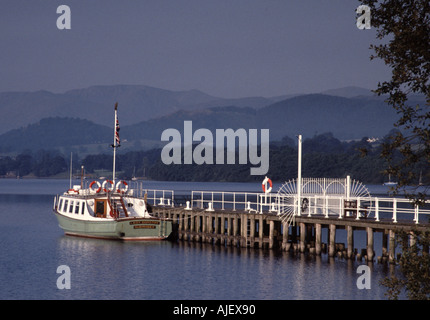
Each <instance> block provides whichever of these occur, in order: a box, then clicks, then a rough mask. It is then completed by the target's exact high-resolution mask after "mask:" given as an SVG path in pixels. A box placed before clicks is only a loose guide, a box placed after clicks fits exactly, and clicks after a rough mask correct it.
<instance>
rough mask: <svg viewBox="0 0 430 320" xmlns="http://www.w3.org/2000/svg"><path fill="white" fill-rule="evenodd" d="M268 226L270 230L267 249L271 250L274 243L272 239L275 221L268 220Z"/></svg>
mask: <svg viewBox="0 0 430 320" xmlns="http://www.w3.org/2000/svg"><path fill="white" fill-rule="evenodd" d="M269 226H270V229H269V249H272V248H273V245H274V243H275V241H274V240H275V239H274V237H275V221H273V220H270V222H269Z"/></svg>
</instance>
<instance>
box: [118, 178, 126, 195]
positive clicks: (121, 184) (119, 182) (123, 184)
mask: <svg viewBox="0 0 430 320" xmlns="http://www.w3.org/2000/svg"><path fill="white" fill-rule="evenodd" d="M121 186H124V187H123V188H122V189H121ZM116 191H117V192H118V193H126V192H127V191H128V184H127V182H125V181H124V180H121V181H118V183H117V184H116Z"/></svg>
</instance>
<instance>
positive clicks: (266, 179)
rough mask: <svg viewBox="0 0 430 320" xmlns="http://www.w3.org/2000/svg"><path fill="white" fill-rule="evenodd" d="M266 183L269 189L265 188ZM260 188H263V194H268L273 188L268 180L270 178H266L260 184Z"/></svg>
mask: <svg viewBox="0 0 430 320" xmlns="http://www.w3.org/2000/svg"><path fill="white" fill-rule="evenodd" d="M267 183H269V186H270V187H269V188H267ZM261 186H262V188H263V192H264V193H270V191H272V187H273V184H272V180H270V178H268V177H266V178H264V180H263V182H262V183H261Z"/></svg>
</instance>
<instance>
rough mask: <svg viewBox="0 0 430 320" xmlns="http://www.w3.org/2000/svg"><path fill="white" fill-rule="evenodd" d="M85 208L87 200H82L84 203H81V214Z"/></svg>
mask: <svg viewBox="0 0 430 320" xmlns="http://www.w3.org/2000/svg"><path fill="white" fill-rule="evenodd" d="M84 209H85V202H82V205H81V214H84Z"/></svg>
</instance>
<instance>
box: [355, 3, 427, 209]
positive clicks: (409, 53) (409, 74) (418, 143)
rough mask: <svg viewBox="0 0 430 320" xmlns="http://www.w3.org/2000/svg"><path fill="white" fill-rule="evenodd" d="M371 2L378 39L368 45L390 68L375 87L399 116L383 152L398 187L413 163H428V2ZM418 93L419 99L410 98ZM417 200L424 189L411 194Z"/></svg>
mask: <svg viewBox="0 0 430 320" xmlns="http://www.w3.org/2000/svg"><path fill="white" fill-rule="evenodd" d="M361 2H362V3H363V4H366V5H369V6H370V8H371V15H372V22H371V23H372V27H375V28H376V29H377V38H378V39H380V40H389V41H383V42H382V44H378V45H372V46H371V48H372V49H373V50H374V52H375V55H372V56H371V59H375V58H379V59H382V60H383V61H384V62H385V64H386V65H387V66H388V67H390V68H391V70H392V75H391V79H390V80H388V81H383V82H382V83H379V84H378V89H377V90H375V92H376V93H377V94H378V95H387V96H388V98H387V102H388V104H389V105H391V106H392V107H393V108H394V109H395V110H396V111H397V114H398V116H399V118H398V119H397V122H396V123H395V126H396V127H398V128H399V129H401V131H397V132H393V134H392V135H391V137H390V139H387V140H386V142H385V143H384V145H383V150H382V155H383V157H384V158H385V159H387V161H388V163H389V165H388V168H387V170H386V172H387V173H389V174H391V175H392V176H395V177H396V180H397V181H398V188H403V187H405V186H410V185H412V184H414V183H416V181H417V179H418V177H417V174H416V170H414V168H415V167H416V166H417V165H421V166H422V165H424V166H425V168H426V170H425V172H424V174H425V175H428V174H430V173H429V171H430V170H429V169H428V168H429V167H430V126H429V121H430V2H429V1H428V0H405V1H398V0H384V1H378V0H362V1H361ZM417 95H420V96H421V100H424V101H425V102H424V101H423V102H422V103H417V102H416V101H414V100H415V99H414V97H416V96H417ZM410 196H411V197H415V199H416V200H417V202H422V201H424V200H425V199H426V198H428V193H427V195H426V193H425V192H422V193H420V194H413V193H412V194H411V195H410Z"/></svg>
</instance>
